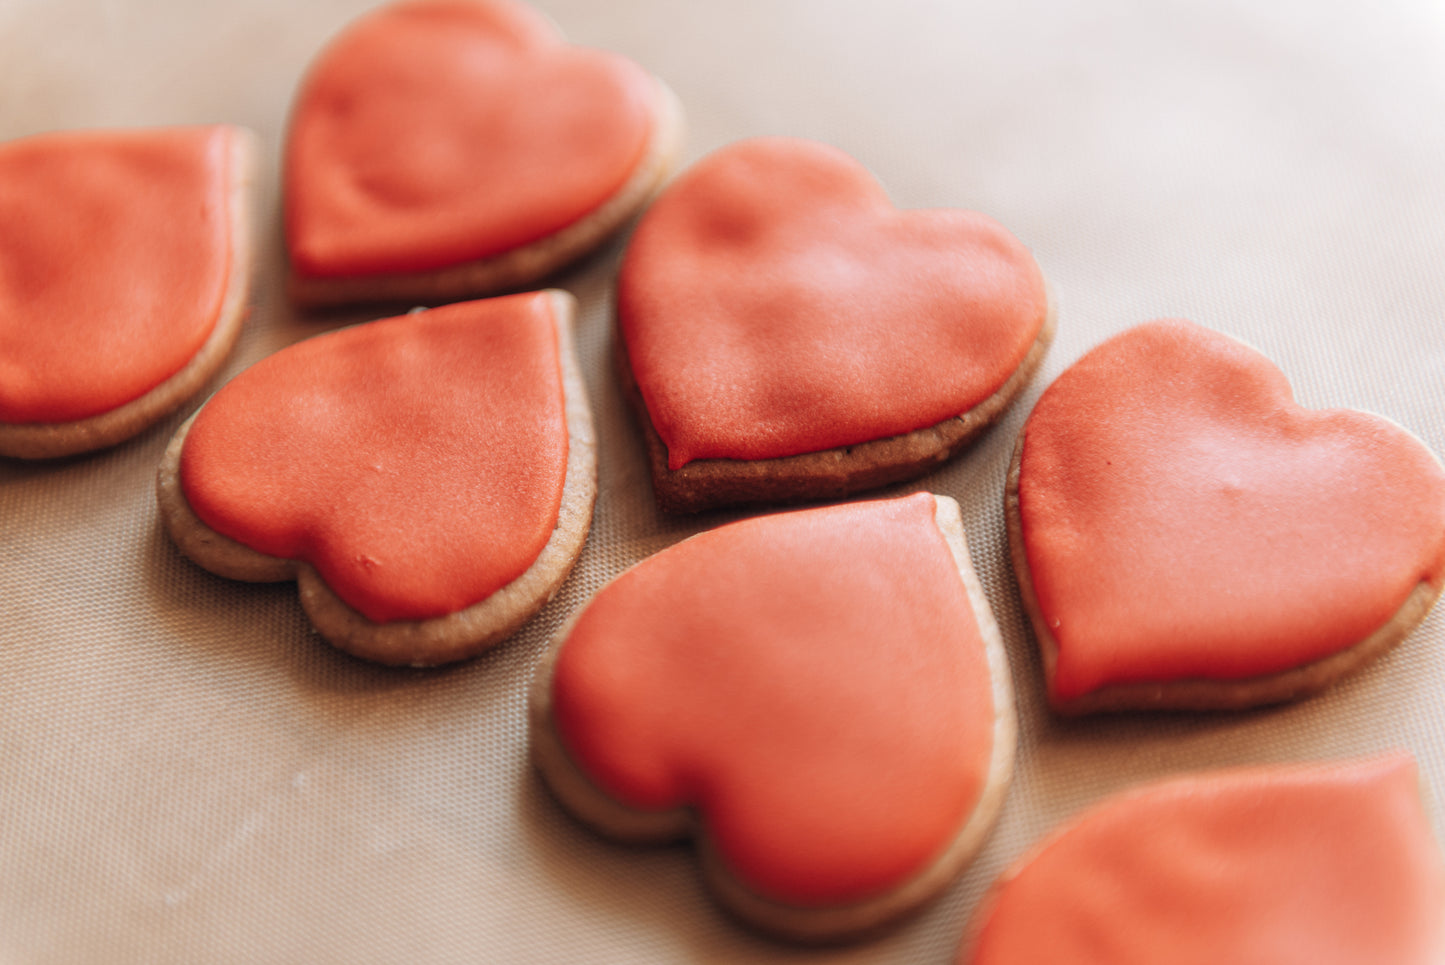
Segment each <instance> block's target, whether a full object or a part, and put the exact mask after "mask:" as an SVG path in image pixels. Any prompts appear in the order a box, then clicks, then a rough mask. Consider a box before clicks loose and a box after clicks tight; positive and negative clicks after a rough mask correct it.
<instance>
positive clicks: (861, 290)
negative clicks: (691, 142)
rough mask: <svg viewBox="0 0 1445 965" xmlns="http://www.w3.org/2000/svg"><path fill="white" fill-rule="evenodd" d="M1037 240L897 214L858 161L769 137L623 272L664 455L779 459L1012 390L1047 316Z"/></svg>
mask: <svg viewBox="0 0 1445 965" xmlns="http://www.w3.org/2000/svg"><path fill="white" fill-rule="evenodd" d="M1046 313H1047V296H1046V293H1045V290H1044V280H1043V276H1042V275H1041V274H1040V272H1039V269H1038V266H1037V265H1036V264H1035V262H1034V260H1033V257H1032V256H1031V255H1030V254H1029V252H1028V250H1027V249H1025V248H1024V246H1023V245H1022V244H1020V243H1019V242H1018V240H1017V239H1015V238H1014V237H1013V236H1012V235H1010V234H1009V233H1008V232H1007V231H1005V230H1004V229H1003V228H1002V227H1001V226H1000V225H998V224H997V223H996V222H994V221H993V220H991V219H989V218H987V217H985V216H983V215H981V214H975V213H973V212H969V211H961V210H950V209H939V210H927V211H900V210H898V209H897V208H895V207H894V206H893V204H892V203H891V202H890V201H889V200H888V197H887V195H886V194H884V192H883V189H882V188H881V187H880V186H879V184H878V183H877V181H875V180H874V179H873V177H872V175H871V174H869V173H868V171H867V170H866V169H865V168H864V167H863V166H862V165H860V164H858V163H857V162H856V161H854V160H853V159H852V158H850V157H848V156H847V155H846V154H844V153H842V152H841V151H838V150H836V149H834V148H831V147H828V146H826V145H823V144H818V143H815V142H811V141H804V140H794V139H787V138H758V139H754V140H747V141H741V142H738V143H736V144H732V145H730V146H728V147H726V148H723V149H722V150H720V151H717V152H716V153H714V154H712V155H710V156H708V157H707V158H704V159H703V160H702V161H700V162H699V163H698V164H697V165H695V166H694V167H693V168H692V169H690V170H689V171H688V172H686V173H685V174H684V175H683V176H682V177H680V178H679V179H678V180H677V182H676V183H675V184H674V185H673V186H672V187H671V188H669V189H668V191H667V192H666V193H665V194H664V195H663V196H662V197H661V198H659V199H658V201H657V202H656V203H655V204H654V205H653V206H652V208H651V209H650V210H649V211H648V212H647V214H646V215H644V217H643V220H642V222H641V223H640V225H639V226H638V229H637V231H636V233H635V235H634V236H633V239H632V241H631V243H630V245H629V246H628V249H627V254H626V256H625V259H624V261H623V265H622V271H621V277H620V279H619V282H618V316H619V320H620V324H621V330H622V336H623V339H624V340H625V342H626V347H627V353H628V360H629V363H630V365H631V367H632V372H633V375H634V377H635V378H636V381H637V385H638V388H639V389H640V390H641V392H642V398H643V400H644V401H645V402H646V404H647V411H648V413H649V415H650V416H651V418H652V423H653V425H654V427H655V428H656V429H657V433H658V435H659V436H661V438H662V441H663V442H664V443H666V444H667V449H668V464H669V466H670V467H671V468H673V469H678V468H680V467H682V466H683V465H685V464H686V463H688V462H690V461H691V460H694V459H703V458H728V459H767V458H774V457H778V456H790V455H796V454H799V453H805V452H815V451H819V450H823V449H831V448H836V447H839V446H847V445H852V444H855V443H859V442H866V441H868V440H871V439H879V438H885V437H888V436H894V435H900V434H902V433H906V432H911V431H913V430H915V429H921V428H925V427H927V426H932V425H936V424H938V423H940V422H942V421H944V420H945V419H949V418H951V417H953V416H957V415H960V414H962V413H963V412H966V411H967V410H969V409H971V408H973V407H974V406H975V405H977V404H978V403H980V402H982V401H983V400H984V399H986V398H988V397H989V396H990V395H992V394H993V393H995V392H996V391H998V390H999V388H1001V387H1002V386H1003V384H1004V382H1005V381H1007V379H1008V377H1009V376H1010V375H1011V374H1012V373H1013V371H1014V370H1015V369H1016V368H1018V366H1019V364H1020V363H1021V362H1022V361H1023V359H1024V356H1025V355H1026V354H1027V353H1028V351H1029V348H1030V347H1031V346H1032V344H1033V342H1034V340H1035V339H1036V338H1037V337H1038V335H1039V332H1040V330H1041V328H1042V326H1043V324H1044V320H1045V317H1046Z"/></svg>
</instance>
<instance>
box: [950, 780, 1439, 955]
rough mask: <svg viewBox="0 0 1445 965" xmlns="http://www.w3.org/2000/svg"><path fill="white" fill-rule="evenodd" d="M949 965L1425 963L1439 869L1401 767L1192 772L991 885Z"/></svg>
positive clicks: (1414, 785)
mask: <svg viewBox="0 0 1445 965" xmlns="http://www.w3.org/2000/svg"><path fill="white" fill-rule="evenodd" d="M986 907H987V906H986ZM960 961H961V962H962V963H967V965H1025V963H1027V965H1033V963H1036V962H1061V963H1062V962H1068V963H1069V965H1217V963H1224V962H1228V963H1230V965H1360V963H1364V962H1370V963H1380V965H1384V963H1386V962H1388V963H1389V965H1439V963H1440V962H1441V961H1445V868H1442V864H1441V860H1440V853H1439V851H1438V849H1437V846H1436V844H1435V841H1434V839H1433V836H1432V834H1431V831H1430V824H1429V820H1428V818H1427V816H1426V814H1425V810H1424V808H1423V807H1422V806H1421V803H1420V796H1419V787H1418V781H1417V779H1416V774H1415V766H1414V763H1413V762H1412V761H1411V760H1410V759H1409V758H1408V757H1404V756H1398V757H1387V758H1383V759H1379V760H1371V761H1362V762H1351V763H1348V764H1336V765H1316V766H1313V767H1310V768H1283V767H1276V768H1271V769H1257V770H1248V771H1243V772H1227V773H1223V774H1214V775H1201V776H1197V777H1189V778H1183V779H1176V780H1173V781H1170V782H1167V783H1164V784H1160V785H1156V786H1152V787H1149V788H1147V789H1144V790H1140V791H1136V792H1133V793H1130V794H1126V795H1123V796H1121V797H1118V798H1115V799H1113V800H1111V801H1109V802H1106V803H1105V804H1103V805H1101V806H1099V807H1097V808H1095V809H1094V810H1092V811H1090V812H1089V813H1087V814H1086V815H1084V816H1083V817H1082V818H1080V819H1078V820H1077V821H1075V822H1074V823H1073V824H1071V825H1070V826H1069V827H1067V828H1065V829H1064V830H1062V831H1060V832H1058V833H1056V834H1055V835H1054V836H1053V837H1051V838H1050V839H1049V840H1048V841H1047V842H1046V843H1045V844H1044V845H1043V846H1042V848H1040V849H1039V850H1038V851H1037V852H1036V853H1035V854H1034V855H1033V856H1032V859H1031V860H1029V861H1027V862H1026V863H1024V864H1023V865H1022V866H1021V867H1018V868H1016V869H1014V870H1013V871H1011V872H1009V873H1008V874H1006V875H1005V876H1004V878H1003V879H1002V881H1001V882H1000V884H999V886H998V888H997V889H996V891H995V893H994V895H993V902H992V907H991V908H989V909H988V914H987V917H986V919H985V924H984V926H983V928H982V929H981V931H980V933H979V936H978V942H977V945H976V947H975V948H973V949H972V953H971V954H970V953H969V951H968V950H965V954H964V956H963V957H962V958H961V959H960Z"/></svg>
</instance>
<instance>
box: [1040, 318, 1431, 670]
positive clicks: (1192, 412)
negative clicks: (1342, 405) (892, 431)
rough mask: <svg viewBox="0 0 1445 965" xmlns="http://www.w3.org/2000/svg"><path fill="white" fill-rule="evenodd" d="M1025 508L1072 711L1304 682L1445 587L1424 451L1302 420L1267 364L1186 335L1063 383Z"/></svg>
mask: <svg viewBox="0 0 1445 965" xmlns="http://www.w3.org/2000/svg"><path fill="white" fill-rule="evenodd" d="M1019 509H1020V521H1021V524H1022V534H1023V541H1024V546H1025V548H1026V551H1027V556H1028V566H1029V571H1030V575H1031V577H1032V580H1033V584H1034V589H1035V592H1036V595H1037V599H1038V607H1039V610H1040V611H1041V614H1042V616H1043V619H1044V620H1045V621H1046V622H1047V624H1048V626H1049V627H1050V628H1051V630H1052V633H1053V635H1054V637H1055V638H1056V640H1057V642H1058V662H1057V666H1056V668H1055V675H1054V680H1053V687H1054V693H1055V696H1056V697H1058V698H1061V699H1069V698H1073V697H1077V696H1080V695H1082V694H1085V693H1088V692H1090V691H1092V690H1094V689H1096V688H1098V687H1100V686H1104V685H1107V684H1111V683H1134V682H1140V681H1172V680H1179V679H1184V678H1212V679H1238V678H1245V677H1252V676H1258V675H1264V674H1271V673H1277V672H1280V671H1284V670H1288V669H1291V668H1294V667H1298V666H1301V665H1303V664H1306V663H1310V662H1313V661H1315V660H1319V659H1321V658H1323V657H1327V656H1329V655H1330V654H1333V653H1336V652H1338V651H1340V650H1342V649H1344V648H1346V647H1349V646H1351V645H1353V644H1356V643H1358V642H1360V641H1361V640H1363V639H1364V638H1365V637H1367V636H1369V634H1371V633H1372V632H1374V631H1375V630H1376V629H1378V628H1379V627H1380V626H1382V625H1383V624H1384V623H1386V622H1387V621H1388V620H1389V619H1390V618H1391V616H1392V615H1393V614H1394V613H1395V611H1396V610H1397V609H1399V607H1400V606H1401V604H1403V603H1404V601H1405V599H1406V597H1407V596H1408V595H1409V594H1410V593H1411V591H1412V590H1414V589H1415V587H1416V586H1417V585H1418V584H1419V583H1421V582H1429V583H1431V584H1433V585H1435V586H1439V585H1440V581H1441V578H1442V572H1445V472H1442V470H1441V468H1440V465H1439V463H1437V462H1436V461H1435V459H1434V458H1433V457H1432V456H1431V454H1430V453H1429V451H1428V450H1426V449H1425V448H1424V446H1422V445H1420V444H1419V442H1417V441H1416V440H1415V439H1414V438H1413V437H1412V436H1410V435H1409V434H1408V433H1406V432H1405V431H1404V430H1402V429H1400V428H1399V427H1397V426H1395V425H1394V424H1392V423H1390V422H1387V421H1386V420H1384V419H1381V418H1379V417H1376V416H1371V415H1367V414H1364V413H1360V412H1353V411H1348V410H1326V411H1309V410H1306V409H1302V408H1300V407H1299V406H1297V405H1296V404H1295V403H1294V401H1293V399H1292V396H1291V393H1290V388H1289V384H1288V382H1287V381H1286V380H1285V378H1284V376H1283V375H1282V374H1281V373H1280V372H1279V370H1278V369H1277V368H1276V367H1275V366H1274V365H1273V363H1271V362H1270V361H1269V360H1268V359H1266V358H1265V357H1264V356H1262V355H1260V354H1258V353H1257V352H1255V351H1254V350H1252V349H1250V348H1248V347H1247V346H1245V345H1242V344H1240V343H1239V342H1236V341H1234V340H1233V339H1230V338H1227V337H1225V336H1222V335H1219V334H1217V333H1214V332H1211V331H1209V330H1207V329H1204V328H1200V327H1198V326H1195V325H1191V324H1189V323H1187V322H1156V323H1152V324H1149V325H1143V326H1140V327H1138V328H1136V329H1133V330H1131V331H1129V332H1126V333H1124V334H1123V335H1120V336H1117V337H1116V338H1114V339H1112V340H1110V341H1108V342H1105V343H1104V344H1103V345H1101V346H1099V347H1098V348H1096V349H1094V350H1093V351H1092V352H1090V353H1089V354H1087V355H1086V356H1084V357H1083V358H1082V359H1080V360H1079V361H1078V362H1077V363H1076V364H1075V365H1074V366H1072V367H1071V368H1070V369H1069V370H1068V371H1066V372H1065V373H1064V374H1063V375H1062V376H1060V378H1059V379H1058V380H1057V381H1056V382H1055V383H1054V384H1053V385H1052V386H1050V388H1049V389H1048V391H1046V392H1045V393H1044V395H1043V397H1042V398H1041V399H1040V400H1039V403H1038V405H1037V407H1036V408H1035V409H1034V412H1033V413H1032V415H1031V416H1030V417H1029V421H1028V423H1027V425H1026V427H1025V437H1024V448H1023V454H1022V463H1021V470H1020V477H1019Z"/></svg>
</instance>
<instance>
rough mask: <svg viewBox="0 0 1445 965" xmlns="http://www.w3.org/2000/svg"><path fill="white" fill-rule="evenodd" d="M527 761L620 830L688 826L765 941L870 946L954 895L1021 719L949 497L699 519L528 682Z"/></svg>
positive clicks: (575, 628) (607, 827)
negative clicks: (876, 935) (929, 904)
mask: <svg viewBox="0 0 1445 965" xmlns="http://www.w3.org/2000/svg"><path fill="white" fill-rule="evenodd" d="M532 725H533V726H532V756H533V759H534V760H535V762H536V764H537V766H538V768H539V769H540V771H541V773H542V775H543V777H544V778H545V779H546V780H547V783H548V784H549V785H550V786H551V787H552V789H553V790H554V791H555V792H556V794H557V796H558V798H559V799H560V800H561V801H562V802H563V804H565V805H566V806H567V808H568V809H569V810H571V811H572V812H573V813H574V814H575V815H576V816H577V817H578V818H580V819H581V820H583V821H584V822H586V823H587V824H589V825H591V826H593V827H595V828H596V829H597V830H599V831H600V832H602V833H603V834H606V835H609V836H612V837H615V838H619V839H621V840H624V841H636V842H644V841H665V840H670V839H674V838H684V837H689V836H695V837H696V838H697V839H698V840H697V843H698V848H699V851H700V855H701V859H702V863H703V869H704V874H705V876H706V878H707V881H708V884H709V885H710V886H711V887H712V889H713V891H714V892H715V894H716V896H717V898H718V899H719V901H721V902H722V903H723V904H724V905H725V906H726V907H727V908H729V909H730V910H731V911H732V912H734V913H735V914H737V915H738V916H739V917H741V918H742V919H743V920H745V921H747V922H749V923H751V924H753V925H755V926H757V927H759V928H761V929H764V930H766V931H768V932H772V933H775V934H779V935H782V936H785V937H789V938H794V939H800V940H807V941H834V940H840V939H845V938H851V937H857V936H859V935H861V934H864V933H867V932H869V931H872V930H874V929H877V928H879V927H881V926H883V925H884V924H887V923H889V922H892V921H894V920H895V919H897V918H899V917H900V916H902V915H904V914H906V913H908V912H909V911H911V910H913V909H915V908H916V907H917V906H918V905H920V904H921V903H923V902H925V901H927V900H928V899H929V898H931V897H933V896H934V895H936V894H937V893H938V892H939V891H941V890H942V889H943V888H944V887H945V885H946V884H947V883H948V882H949V881H950V880H951V879H952V878H953V876H954V875H955V874H956V873H957V872H958V871H959V870H960V869H961V868H962V867H963V866H964V865H965V864H967V862H968V861H969V860H970V859H971V858H972V856H973V854H974V853H975V852H976V851H977V849H978V848H979V846H980V845H981V843H982V841H983V839H984V837H985V836H986V835H987V833H988V831H989V829H990V828H991V826H992V824H993V821H994V819H995V817H996V816H997V814H998V811H999V809H1000V807H1001V805H1002V802H1003V798H1004V795H1005V793H1006V789H1007V785H1008V781H1009V776H1010V773H1011V770H1012V762H1013V754H1014V744H1015V726H1016V725H1015V718H1014V709H1013V696H1012V685H1011V682H1010V678H1009V670H1008V663H1007V658H1006V656H1005V654H1004V649H1003V642H1002V638H1001V637H1000V635H999V631H998V627H997V626H996V624H995V623H994V620H993V616H992V614H991V612H990V610H989V607H988V602H987V600H986V599H985V598H984V595H983V591H982V588H981V587H980V585H979V583H978V580H977V578H976V577H975V576H974V573H973V568H972V565H971V563H970V561H969V557H968V550H967V546H966V545H965V542H964V535H963V527H962V523H961V520H960V516H959V510H958V505H957V503H955V502H954V501H953V500H951V499H948V498H947V497H943V496H933V495H931V494H928V493H921V494H917V495H913V496H908V497H905V498H901V499H894V500H886V501H875V502H863V503H853V504H847V505H840V506H831V507H826V508H822V509H809V510H801V511H795V512H791V513H782V514H778V515H772V516H764V517H759V518H754V519H750V520H746V521H743V522H739V523H733V524H731V525H728V526H723V527H720V528H718V529H716V530H712V531H710V532H705V533H702V534H700V535H698V536H695V537H693V538H692V539H689V540H687V541H685V542H683V543H680V544H678V545H676V546H673V547H671V548H669V549H666V550H664V551H662V552H661V553H659V554H657V555H656V556H653V557H651V558H649V559H647V560H644V561H643V562H641V563H639V564H638V565H637V566H635V567H633V568H632V569H631V570H629V571H627V572H626V573H624V574H622V575H621V576H619V577H618V578H617V579H616V580H615V581H613V582H612V583H611V584H609V585H608V586H606V587H604V588H603V589H602V590H601V591H600V592H599V593H598V594H597V595H596V596H595V597H594V598H593V599H592V601H591V602H590V603H588V604H587V606H586V607H585V608H584V609H582V610H581V611H580V612H579V613H578V614H576V615H575V616H574V617H573V618H572V620H571V621H570V623H569V625H568V626H567V627H566V628H565V629H564V630H563V631H562V632H561V633H560V634H559V636H558V638H557V640H556V642H555V643H554V645H553V647H552V649H551V650H550V651H549V652H548V654H547V655H546V657H545V658H544V659H543V662H542V664H541V666H540V668H539V670H538V672H537V675H536V677H535V680H534V684H533V689H532Z"/></svg>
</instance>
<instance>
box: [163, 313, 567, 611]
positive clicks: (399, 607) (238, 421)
mask: <svg viewBox="0 0 1445 965" xmlns="http://www.w3.org/2000/svg"><path fill="white" fill-rule="evenodd" d="M567 445H568V443H567V427H566V422H565V418H564V412H563V397H562V375H561V367H560V361H559V357H558V345H557V335H556V330H555V327H554V322H553V316H552V308H551V301H550V296H549V295H548V294H547V293H545V292H536V293H532V294H527V295H516V296H511V297H508V298H498V299H490V300H486V301H476V302H463V303H460V304H456V305H448V306H446V307H444V308H435V309H432V310H430V311H428V312H425V313H422V314H420V315H409V316H403V317H400V318H391V319H384V320H382V321H379V322H372V323H370V324H367V325H358V326H355V327H353V328H348V329H343V330H341V331H338V332H332V333H330V334H327V335H321V336H318V337H316V338H312V339H308V340H307V341H304V342H300V343H297V344H296V345H293V346H291V347H289V348H286V349H283V350H282V351H280V352H278V353H276V354H275V355H272V356H270V357H269V358H266V359H263V360H262V361H261V362H258V363H257V364H256V365H254V366H252V367H251V368H249V369H247V370H246V371H245V372H243V373H241V374H240V375H239V376H237V377H236V378H235V379H233V380H232V381H231V382H230V383H228V384H227V385H226V386H225V387H224V388H222V389H221V391H220V392H218V393H216V395H215V396H214V397H213V398H212V399H211V400H210V401H209V402H207V403H206V405H205V406H204V407H203V408H202V409H201V411H200V412H199V413H198V414H197V416H196V418H195V422H194V423H193V424H192V425H191V428H190V431H189V434H188V435H187V437H186V441H185V445H184V448H183V449H182V452H181V464H180V483H181V487H182V491H183V493H184V494H185V497H186V500H187V501H188V502H189V503H190V505H191V508H192V509H193V510H194V511H195V513H196V515H197V516H199V517H200V518H201V520H202V521H204V522H205V524H206V525H207V526H209V527H211V528H212V529H214V530H216V531H217V532H219V533H222V534H224V535H226V536H229V537H231V538H232V539H234V540H237V541H238V542H241V543H243V544H245V545H246V546H249V547H250V548H252V549H254V550H257V551H259V552H261V553H265V554H267V555H270V556H276V557H282V558H285V559H296V560H305V561H307V562H309V563H311V564H312V565H314V566H315V567H316V569H317V571H318V572H319V573H320V574H321V576H322V577H323V578H324V579H325V580H326V582H327V584H328V585H329V586H330V587H331V589H332V590H333V591H335V593H336V594H337V595H338V596H339V597H341V599H343V600H344V601H346V602H347V603H348V604H350V605H351V606H352V607H353V608H354V609H356V610H358V611H359V612H361V613H362V614H363V615H364V616H366V617H367V618H369V619H371V620H373V621H376V622H386V621H391V620H410V619H424V618H427V617H435V616H441V615H444V614H447V613H452V612H455V611H457V610H460V609H463V608H464V607H467V606H470V605H471V604H473V603H477V602H479V601H481V600H483V599H485V598H486V597H488V596H490V595H491V594H492V593H494V592H495V591H496V590H497V589H498V588H500V587H502V586H504V585H505V584H507V583H510V582H511V581H512V580H514V579H516V578H517V577H518V576H520V575H521V574H522V573H523V572H525V571H526V569H527V568H528V567H529V566H531V564H532V563H533V562H534V561H535V560H536V559H537V556H538V555H539V554H540V553H541V551H542V547H543V546H544V545H546V542H547V539H548V538H549V537H550V536H551V533H552V530H553V529H554V528H555V526H556V523H557V514H558V509H559V507H560V505H561V499H562V485H563V481H564V479H565V476H566V463H567Z"/></svg>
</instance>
